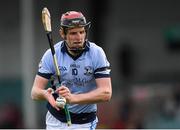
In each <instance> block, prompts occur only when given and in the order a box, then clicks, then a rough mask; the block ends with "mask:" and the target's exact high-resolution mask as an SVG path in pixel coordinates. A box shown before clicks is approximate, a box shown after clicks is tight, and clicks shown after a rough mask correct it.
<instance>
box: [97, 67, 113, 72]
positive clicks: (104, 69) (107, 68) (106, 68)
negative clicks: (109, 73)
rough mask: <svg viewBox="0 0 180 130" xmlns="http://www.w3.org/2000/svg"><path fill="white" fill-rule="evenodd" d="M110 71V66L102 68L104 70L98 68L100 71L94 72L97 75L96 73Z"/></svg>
mask: <svg viewBox="0 0 180 130" xmlns="http://www.w3.org/2000/svg"><path fill="white" fill-rule="evenodd" d="M109 69H110V67H109V66H106V67H102V68H98V69H96V70H95V71H94V73H96V72H101V71H106V70H109Z"/></svg>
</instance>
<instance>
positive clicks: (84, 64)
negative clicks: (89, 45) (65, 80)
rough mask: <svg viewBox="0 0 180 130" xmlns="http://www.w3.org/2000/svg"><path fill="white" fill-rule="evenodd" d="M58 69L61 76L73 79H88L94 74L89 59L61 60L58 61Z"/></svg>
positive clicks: (65, 58)
mask: <svg viewBox="0 0 180 130" xmlns="http://www.w3.org/2000/svg"><path fill="white" fill-rule="evenodd" d="M58 65H59V69H60V72H61V76H68V77H69V78H73V77H86V78H88V77H89V78H90V77H92V76H93V74H94V69H93V62H92V59H91V58H89V57H83V56H82V57H80V58H79V59H77V60H73V59H71V58H67V57H64V58H61V59H59V63H58Z"/></svg>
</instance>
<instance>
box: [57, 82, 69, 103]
mask: <svg viewBox="0 0 180 130" xmlns="http://www.w3.org/2000/svg"><path fill="white" fill-rule="evenodd" d="M56 92H57V93H58V94H59V95H60V96H62V97H64V98H65V99H66V102H67V103H71V99H72V93H71V92H70V90H69V88H68V87H66V86H64V85H63V86H61V87H59V88H57V89H56Z"/></svg>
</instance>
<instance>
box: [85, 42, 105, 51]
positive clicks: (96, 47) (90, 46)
mask: <svg viewBox="0 0 180 130" xmlns="http://www.w3.org/2000/svg"><path fill="white" fill-rule="evenodd" d="M88 46H89V48H90V50H92V51H95V50H101V49H102V48H101V47H100V46H98V45H97V44H96V43H94V42H90V41H88Z"/></svg>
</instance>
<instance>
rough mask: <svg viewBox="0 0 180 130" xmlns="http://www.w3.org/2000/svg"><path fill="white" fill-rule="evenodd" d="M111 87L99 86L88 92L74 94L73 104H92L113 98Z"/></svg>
mask: <svg viewBox="0 0 180 130" xmlns="http://www.w3.org/2000/svg"><path fill="white" fill-rule="evenodd" d="M111 95H112V91H111V89H104V90H103V89H102V88H97V89H96V90H93V91H91V92H88V93H83V94H75V95H73V99H72V102H71V103H72V104H91V103H97V102H105V101H109V100H110V99H111Z"/></svg>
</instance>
